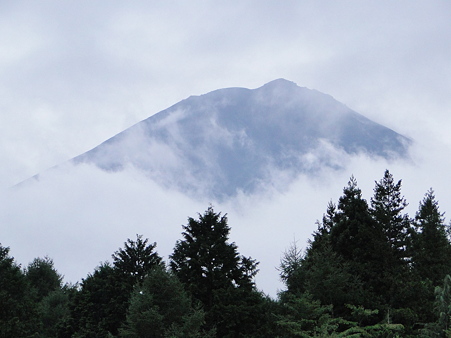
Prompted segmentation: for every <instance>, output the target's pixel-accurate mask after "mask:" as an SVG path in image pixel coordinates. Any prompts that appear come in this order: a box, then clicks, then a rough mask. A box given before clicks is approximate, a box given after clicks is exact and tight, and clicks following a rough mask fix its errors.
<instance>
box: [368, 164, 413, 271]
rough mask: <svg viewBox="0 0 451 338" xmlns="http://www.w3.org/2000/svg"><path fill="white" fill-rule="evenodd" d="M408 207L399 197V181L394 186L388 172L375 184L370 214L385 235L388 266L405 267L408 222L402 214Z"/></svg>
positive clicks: (406, 217) (405, 215)
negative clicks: (387, 244) (387, 247)
mask: <svg viewBox="0 0 451 338" xmlns="http://www.w3.org/2000/svg"><path fill="white" fill-rule="evenodd" d="M407 205H408V203H407V202H406V200H405V198H404V197H403V196H402V195H401V180H399V181H398V182H397V183H396V184H395V182H394V179H393V175H392V174H390V172H389V171H388V170H386V171H385V173H384V177H383V178H382V179H381V180H380V181H379V182H376V186H375V187H374V197H372V198H371V209H370V213H371V215H372V216H373V218H374V220H375V221H376V223H377V224H378V226H379V227H380V228H381V229H382V231H383V232H384V234H385V237H386V240H387V242H388V243H389V245H390V247H391V249H392V250H391V251H389V252H390V253H391V255H392V257H390V261H389V262H388V263H389V264H390V265H400V264H401V265H406V263H407V259H408V256H407V254H406V247H407V245H408V237H409V235H410V220H409V216H408V215H407V214H403V213H402V212H403V210H404V208H405V207H406V206H407Z"/></svg>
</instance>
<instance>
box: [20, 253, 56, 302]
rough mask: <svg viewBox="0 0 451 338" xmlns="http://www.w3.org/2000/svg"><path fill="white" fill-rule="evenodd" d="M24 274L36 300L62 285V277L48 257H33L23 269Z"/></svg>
mask: <svg viewBox="0 0 451 338" xmlns="http://www.w3.org/2000/svg"><path fill="white" fill-rule="evenodd" d="M25 276H26V279H27V280H28V281H29V283H30V285H31V287H32V289H33V291H34V293H35V297H36V300H37V301H38V302H39V301H41V300H42V299H43V298H44V297H45V296H47V295H48V294H49V293H50V292H52V291H56V290H59V289H61V287H62V281H63V277H62V276H61V275H60V274H59V273H58V271H56V269H55V267H54V264H53V260H52V259H51V258H49V257H44V258H35V259H34V260H33V261H32V262H31V263H30V264H28V267H27V268H26V269H25Z"/></svg>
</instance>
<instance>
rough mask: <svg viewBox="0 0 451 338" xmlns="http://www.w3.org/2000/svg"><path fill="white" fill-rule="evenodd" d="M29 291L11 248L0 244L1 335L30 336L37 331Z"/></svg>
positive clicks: (34, 308)
mask: <svg viewBox="0 0 451 338" xmlns="http://www.w3.org/2000/svg"><path fill="white" fill-rule="evenodd" d="M29 291H30V285H29V283H28V281H27V279H26V277H25V275H24V273H23V272H22V270H21V269H20V266H19V265H17V264H16V263H15V261H14V258H13V257H10V256H9V248H8V247H3V246H1V244H0V304H1V305H0V337H28V336H32V335H33V334H34V333H35V332H36V326H37V325H38V323H37V322H36V317H37V313H36V307H35V304H34V301H33V299H32V295H31V293H30V292H29Z"/></svg>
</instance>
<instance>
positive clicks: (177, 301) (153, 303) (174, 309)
mask: <svg viewBox="0 0 451 338" xmlns="http://www.w3.org/2000/svg"><path fill="white" fill-rule="evenodd" d="M204 316H205V314H204V312H203V311H202V310H199V309H197V308H194V307H193V306H192V303H191V299H190V298H189V296H188V294H187V293H186V291H185V290H184V289H183V285H182V284H181V282H180V281H179V280H178V279H177V277H175V276H174V275H172V274H171V273H169V272H167V271H165V270H164V268H163V267H158V268H155V269H152V271H151V272H150V273H149V274H148V275H147V276H146V277H145V278H144V281H143V283H142V285H140V286H137V287H136V288H135V290H134V291H133V294H132V297H131V300H130V306H129V308H128V310H127V319H126V322H125V324H124V325H123V327H122V328H121V329H120V336H121V337H207V336H208V335H207V334H206V333H205V332H202V331H201V329H200V328H201V326H202V324H203V323H204Z"/></svg>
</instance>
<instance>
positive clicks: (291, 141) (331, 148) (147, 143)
mask: <svg viewBox="0 0 451 338" xmlns="http://www.w3.org/2000/svg"><path fill="white" fill-rule="evenodd" d="M409 143H410V141H409V140H408V139H407V138H406V137H404V136H402V135H400V134H398V133H396V132H394V131H393V130H391V129H388V128H386V127H384V126H382V125H380V124H377V123H375V122H373V121H371V120H369V119H367V118H365V117H364V116H362V115H360V114H358V113H356V112H354V111H352V110H351V109H349V108H348V107H346V106H345V105H343V104H341V103H340V102H338V101H336V100H335V99H333V98H332V97H331V96H329V95H326V94H322V93H320V92H318V91H315V90H310V89H307V88H302V87H298V86H297V85H296V84H295V83H293V82H290V81H287V80H284V79H279V80H275V81H272V82H270V83H268V84H266V85H264V86H262V87H260V88H257V89H254V90H250V89H245V88H227V89H219V90H216V91H213V92H210V93H208V94H204V95H200V96H191V97H189V98H187V99H185V100H183V101H181V102H179V103H177V104H175V105H173V106H172V107H170V108H168V109H166V110H163V111H161V112H160V113H158V114H155V115H153V116H151V117H149V118H148V119H146V120H144V121H142V122H140V123H138V124H136V125H134V126H132V127H130V128H129V129H127V130H125V131H123V132H122V133H119V134H118V135H116V136H114V137H112V138H110V139H109V140H107V141H105V142H104V143H102V144H100V145H99V146H97V147H95V148H94V149H92V150H90V151H88V152H87V153H85V154H82V155H80V156H78V157H76V158H74V159H73V162H74V163H93V164H95V165H97V166H98V167H100V168H102V169H104V170H113V171H116V170H122V169H123V168H125V167H127V166H130V165H132V166H134V167H137V168H139V169H141V170H144V171H145V172H146V173H147V174H148V175H149V176H150V177H151V178H153V179H154V180H156V181H157V182H159V183H160V184H163V185H165V186H171V187H177V188H179V189H182V190H184V191H188V192H192V193H201V194H207V195H208V196H212V197H225V196H231V195H234V194H236V193H237V192H238V191H244V192H254V191H255V190H256V189H258V187H259V186H260V184H261V183H263V182H264V183H268V182H269V183H271V181H272V180H273V178H274V176H277V175H284V176H287V177H288V179H289V178H290V177H295V176H296V175H297V174H299V173H312V172H314V171H316V170H318V169H319V168H321V167H325V166H326V167H333V168H340V167H341V166H342V165H343V163H341V162H340V160H339V159H338V160H337V153H338V154H343V153H345V154H350V155H352V154H358V153H362V152H363V153H366V154H368V155H370V156H377V157H383V158H387V159H395V158H398V157H407V156H408V155H407V151H408V145H409Z"/></svg>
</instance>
